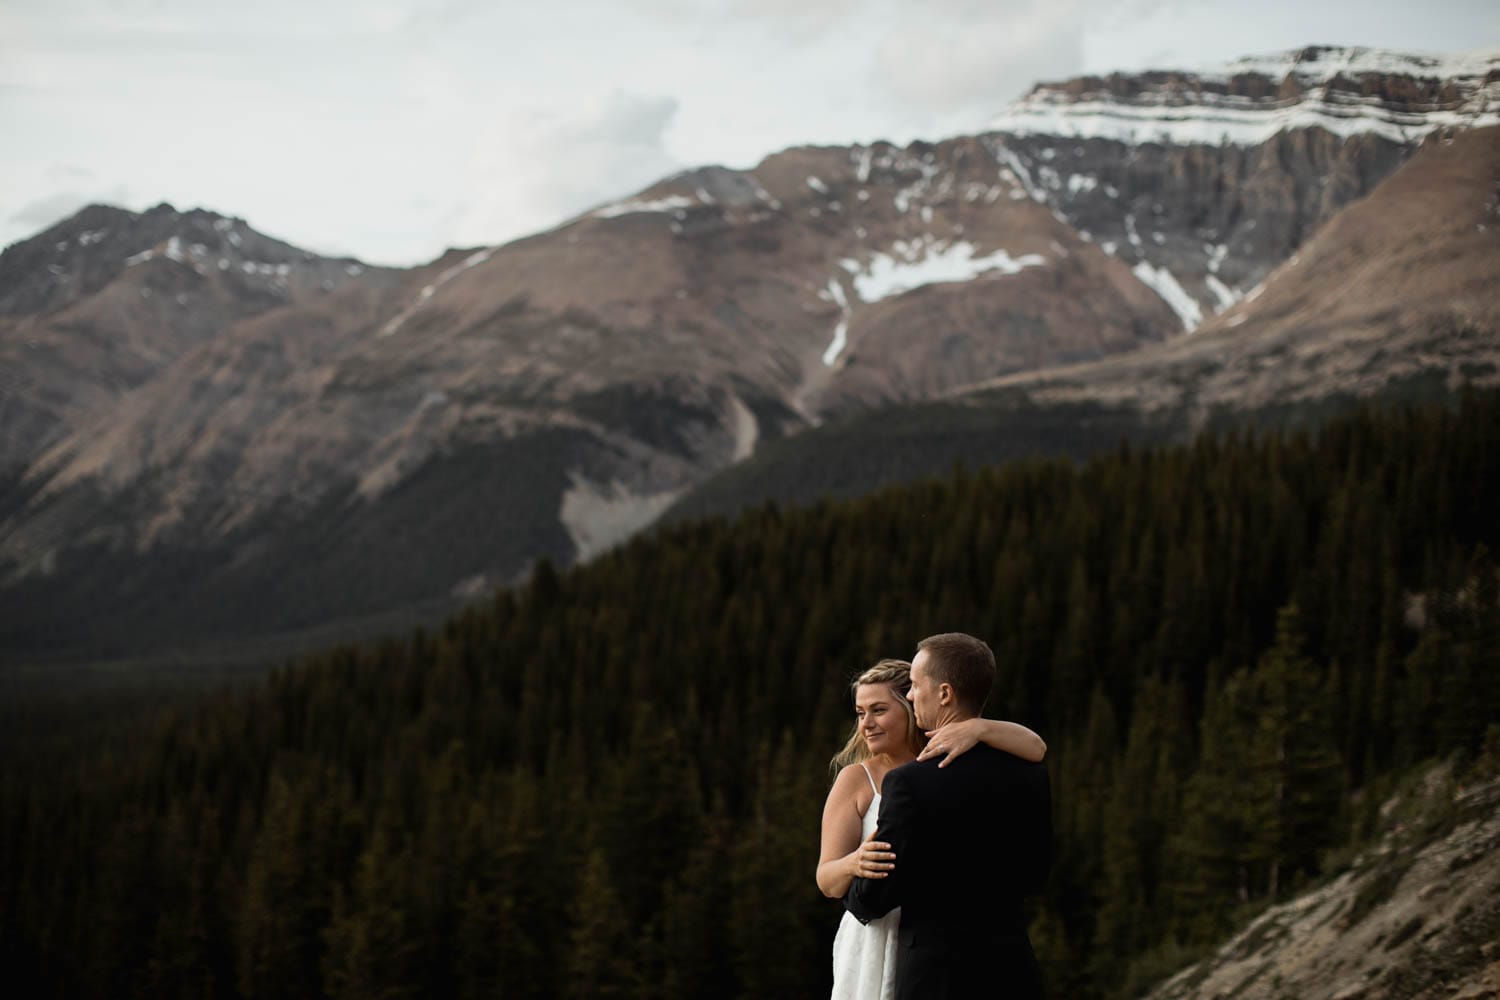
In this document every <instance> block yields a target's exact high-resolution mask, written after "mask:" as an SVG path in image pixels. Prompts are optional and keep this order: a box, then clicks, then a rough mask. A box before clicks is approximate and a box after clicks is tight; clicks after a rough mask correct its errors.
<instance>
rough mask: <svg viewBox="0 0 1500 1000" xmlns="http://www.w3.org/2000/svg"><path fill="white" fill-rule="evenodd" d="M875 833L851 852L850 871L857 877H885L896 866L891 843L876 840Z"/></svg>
mask: <svg viewBox="0 0 1500 1000" xmlns="http://www.w3.org/2000/svg"><path fill="white" fill-rule="evenodd" d="M874 838H875V834H874V833H871V834H870V839H868V840H866V841H865V842H864V843H862V844H860V845H859V846H858V847H856V848H855V849H854V850H853V851H852V852H851V853H850V854H849V865H850V867H849V872H850V874H851V875H853V876H854V877H855V878H885V877H886V876H887V875H889V874H890V873H891V870H892V869H893V868H895V867H896V864H895V861H896V855H895V854H893V853H891V845H890V844H887V843H885V842H884V841H880V840H876V839H874Z"/></svg>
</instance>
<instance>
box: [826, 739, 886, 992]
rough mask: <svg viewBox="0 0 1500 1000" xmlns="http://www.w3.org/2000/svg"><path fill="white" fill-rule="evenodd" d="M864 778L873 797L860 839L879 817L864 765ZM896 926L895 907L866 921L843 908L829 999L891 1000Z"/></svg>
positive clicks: (877, 802) (872, 829) (877, 793)
mask: <svg viewBox="0 0 1500 1000" xmlns="http://www.w3.org/2000/svg"><path fill="white" fill-rule="evenodd" d="M860 767H864V765H863V764H861V765H860ZM865 777H866V778H868V779H869V781H870V788H871V790H872V791H874V792H875V798H874V799H873V800H871V802H870V808H868V809H866V810H865V815H864V817H863V821H862V823H861V826H860V839H861V840H862V841H863V840H864V839H866V838H868V837H869V836H870V834H872V833H874V832H875V821H876V820H877V819H878V818H879V816H880V791H879V790H878V789H876V788H875V779H874V778H872V777H870V769H869V768H868V767H865ZM898 863H899V859H898ZM900 926H901V910H900V909H899V908H898V909H894V910H892V911H891V912H890V913H887V914H886V915H885V916H883V917H881V918H880V919H879V920H872V921H870V922H869V923H868V924H862V923H860V922H859V921H858V920H855V919H854V914H852V913H850V912H848V911H847V910H846V911H844V919H843V920H842V921H840V923H839V932H838V934H837V936H835V937H834V939H833V1000H891V998H892V997H894V996H895V995H896V929H897V928H898V927H900Z"/></svg>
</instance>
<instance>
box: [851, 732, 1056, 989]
mask: <svg viewBox="0 0 1500 1000" xmlns="http://www.w3.org/2000/svg"><path fill="white" fill-rule="evenodd" d="M875 839H876V840H883V841H887V842H889V843H890V845H891V850H893V851H895V853H896V867H895V870H894V871H893V872H892V873H891V874H890V875H889V876H887V877H886V878H883V879H863V878H857V879H855V880H854V884H853V885H851V886H850V887H849V891H848V893H847V894H846V895H845V896H844V906H845V908H846V909H848V911H849V912H850V913H852V914H854V916H855V917H857V918H858V919H859V920H861V921H863V922H869V921H871V920H873V919H875V918H876V917H881V916H884V915H885V914H887V913H889V912H890V911H891V910H893V909H895V908H896V907H898V906H899V907H901V929H900V933H899V941H900V945H901V947H900V949H899V959H898V961H899V964H898V966H897V972H896V996H897V998H898V1000H908V998H910V1000H917V998H943V997H966V998H967V997H985V996H991V997H1001V996H1003V997H1020V998H1032V997H1040V996H1041V995H1042V989H1041V976H1040V973H1039V971H1038V969H1037V965H1036V959H1035V958H1034V957H1033V955H1032V951H1031V944H1030V942H1029V941H1028V940H1027V937H1026V919H1025V914H1024V912H1023V910H1022V900H1023V899H1024V897H1026V896H1027V895H1030V894H1032V893H1036V892H1040V891H1041V889H1042V888H1043V887H1044V886H1045V885H1046V882H1047V873H1048V870H1049V869H1050V867H1051V861H1052V799H1051V791H1050V789H1049V787H1048V781H1047V769H1046V768H1045V767H1044V766H1043V765H1041V764H1033V763H1030V762H1028V761H1024V760H1022V759H1021V758H1019V757H1015V756H1012V755H1011V754H1008V753H1005V752H1003V751H1000V750H995V749H993V748H992V747H988V746H985V745H983V744H981V745H979V746H977V747H975V748H974V749H972V750H970V751H969V752H968V753H966V754H964V755H963V756H961V757H958V758H956V759H954V760H953V761H952V762H951V763H950V764H949V765H948V766H947V767H945V768H939V767H938V761H937V759H933V760H928V761H921V762H917V761H913V762H912V763H910V764H905V765H903V766H901V767H898V768H896V769H894V770H892V771H890V772H889V773H888V774H886V776H885V781H884V782H883V783H882V785H881V789H880V817H879V821H878V825H877V827H876V832H875Z"/></svg>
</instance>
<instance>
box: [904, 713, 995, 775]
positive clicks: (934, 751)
mask: <svg viewBox="0 0 1500 1000" xmlns="http://www.w3.org/2000/svg"><path fill="white" fill-rule="evenodd" d="M983 725H984V720H983V719H965V720H963V721H962V722H950V723H948V724H947V725H946V726H943V727H941V728H940V729H934V730H933V731H932V732H930V733H928V734H927V745H926V746H925V747H923V748H922V752H921V753H919V754H917V760H931V759H932V758H933V757H936V756H937V755H938V754H943V755H944V756H943V759H942V760H941V761H939V762H938V767H947V766H948V762H949V761H951V760H953V758H954V757H961V756H963V755H964V754H966V753H968V752H969V751H970V750H973V749H974V746H975V744H977V743H978V742H979V733H980V727H982V726H983Z"/></svg>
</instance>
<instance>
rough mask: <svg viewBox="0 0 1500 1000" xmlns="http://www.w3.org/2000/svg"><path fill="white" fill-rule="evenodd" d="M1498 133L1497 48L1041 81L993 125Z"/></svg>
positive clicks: (1068, 129)
mask: <svg viewBox="0 0 1500 1000" xmlns="http://www.w3.org/2000/svg"><path fill="white" fill-rule="evenodd" d="M1495 124H1500V49H1486V50H1478V51H1474V52H1468V53H1460V54H1457V55H1450V56H1438V55H1418V54H1410V53H1400V52H1391V51H1387V50H1383V49H1367V48H1355V47H1338V46H1330V45H1316V46H1308V47H1306V48H1301V49H1293V50H1289V51H1286V52H1280V53H1273V54H1270V55H1265V56H1248V57H1245V58H1242V59H1236V60H1234V61H1232V62H1230V63H1227V64H1225V65H1222V66H1215V67H1210V68H1207V69H1199V70H1153V71H1147V72H1140V73H1112V74H1110V75H1108V76H1082V77H1075V78H1073V79H1071V80H1066V81H1061V82H1053V83H1040V84H1038V85H1037V86H1036V87H1034V88H1033V89H1032V90H1031V92H1030V93H1028V94H1027V95H1026V96H1025V97H1023V98H1022V99H1021V100H1019V101H1017V102H1016V103H1015V104H1013V105H1011V107H1010V108H1008V109H1006V110H1005V111H1004V112H1002V113H1001V114H1000V115H999V116H997V117H996V118H995V119H994V120H993V121H991V123H990V127H991V128H992V129H994V130H995V131H1001V132H1007V133H1010V134H1012V135H1050V136H1058V137H1067V138H1102V139H1110V140H1114V141H1117V142H1124V143H1129V144H1133V145H1135V144H1141V143H1161V144H1167V145H1171V144H1176V145H1186V144H1207V145H1219V144H1233V145H1242V146H1244V145H1256V144H1259V143H1262V142H1264V141H1266V140H1267V139H1269V138H1270V137H1271V136H1273V135H1275V134H1277V133H1278V132H1282V131H1288V130H1295V129H1305V128H1311V127H1318V128H1322V129H1324V130H1327V131H1329V132H1332V133H1334V134H1336V135H1339V136H1342V137H1345V138H1347V137H1350V136H1353V135H1359V134H1374V135H1378V136H1380V137H1381V138H1384V139H1387V140H1390V141H1392V142H1399V143H1408V144H1409V143H1414V142H1417V141H1419V140H1421V139H1422V138H1423V137H1424V136H1426V135H1428V134H1429V133H1431V132H1432V131H1434V130H1436V129H1440V128H1480V127H1484V126H1486V125H1495Z"/></svg>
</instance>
